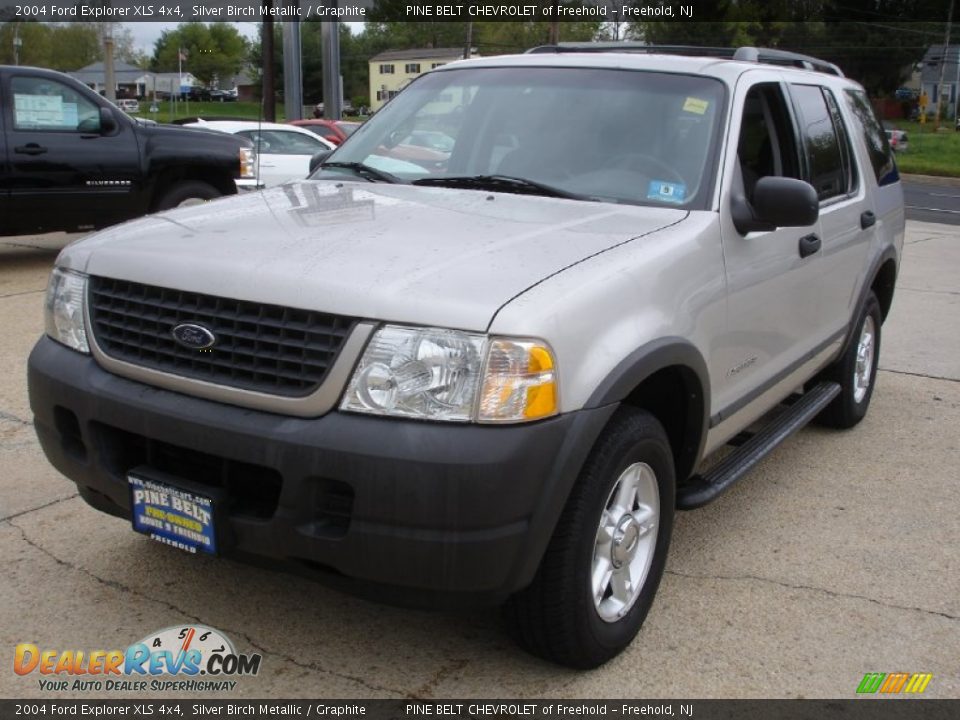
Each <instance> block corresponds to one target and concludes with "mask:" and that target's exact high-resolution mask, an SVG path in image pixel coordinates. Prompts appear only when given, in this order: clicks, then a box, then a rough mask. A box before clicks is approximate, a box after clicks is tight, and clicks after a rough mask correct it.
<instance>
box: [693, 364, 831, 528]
mask: <svg viewBox="0 0 960 720" xmlns="http://www.w3.org/2000/svg"><path fill="white" fill-rule="evenodd" d="M839 394H840V386H839V385H838V384H837V383H835V382H821V383H817V385H815V386H814V387H813V388H811V389H810V390H808V391H807V392H805V393H804V394H803V395H802V396H800V398H799V399H798V400H797V401H796V402H795V403H794V404H793V405H791V406H790V407H788V408H787V409H785V410H784V411H783V412H782V413H781V414H780V415H778V416H777V417H776V419H774V420H772V421H771V422H770V424H769V425H767V426H765V427H764V428H763V429H762V430H760V432H758V433H757V434H756V435H754V436H753V437H751V438H750V439H749V440H747V441H746V442H745V443H743V444H742V445H741V446H740V447H738V448H737V449H736V450H734V451H733V452H732V453H730V454H729V455H727V456H726V457H725V458H724V459H723V460H721V461H720V462H719V463H717V464H716V465H715V466H714V467H712V468H710V470H708V471H707V473H706V474H705V475H695V476H694V477H692V478H690V482H689V483H688V484H686V485H684V486H683V487H681V488H678V489H677V509H678V510H695V509H696V508H698V507H703V506H704V505H706V504H707V503H709V502H712V501H713V500H716V499H717V498H718V497H720V495H722V494H723V493H724V492H726V491H727V490H729V489H730V488H731V487H732V486H733V484H734V483H735V482H736V481H737V480H739V479H740V478H742V477H743V476H744V475H746V474H747V473H748V472H750V470H751V469H752V468H753V466H754V465H756V464H757V463H758V462H760V461H761V460H762V459H763V458H764V457H766V456H767V455H768V454H770V452H772V451H773V449H774V448H776V447H777V445H779V444H780V443H782V442H783V441H784V440H786V439H787V438H788V437H790V436H791V435H793V434H794V433H795V432H796V431H797V430H799V429H800V428H802V427H803V426H804V425H806V424H807V423H808V422H810V421H811V420H813V418H815V417H816V416H817V415H818V414H819V413H820V411H821V410H823V409H824V408H825V407H826V406H827V405H829V404H830V401H831V400H833V399H834V398H835V397H836V396H837V395H839Z"/></svg>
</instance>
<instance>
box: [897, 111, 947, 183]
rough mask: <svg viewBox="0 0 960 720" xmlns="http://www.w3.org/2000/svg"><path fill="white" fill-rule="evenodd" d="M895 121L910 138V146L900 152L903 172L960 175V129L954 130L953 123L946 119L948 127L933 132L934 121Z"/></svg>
mask: <svg viewBox="0 0 960 720" xmlns="http://www.w3.org/2000/svg"><path fill="white" fill-rule="evenodd" d="M895 124H896V126H897V128H899V129H900V130H906V131H907V135H908V137H909V138H910V149H909V150H906V151H905V152H899V153H897V165H898V166H899V168H900V172H905V173H918V174H921V175H941V176H945V177H958V176H960V132H955V131H954V130H953V124H952V123H951V122H949V121H948V122H945V123H944V124H943V127H944V128H946V129H945V130H941V131H940V132H935V131H934V122H933V121H932V120H931V121H929V122H927V123H925V124H924V125H921V124H920V123H916V122H906V121H902V120H898V121H897V122H896V123H895Z"/></svg>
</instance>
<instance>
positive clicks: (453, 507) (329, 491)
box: [29, 337, 613, 605]
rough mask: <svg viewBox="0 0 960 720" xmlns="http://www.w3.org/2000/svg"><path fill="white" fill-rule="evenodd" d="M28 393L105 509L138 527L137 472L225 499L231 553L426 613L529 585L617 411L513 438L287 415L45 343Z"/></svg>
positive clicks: (528, 428) (48, 448)
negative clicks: (110, 367) (168, 384)
mask: <svg viewBox="0 0 960 720" xmlns="http://www.w3.org/2000/svg"><path fill="white" fill-rule="evenodd" d="M29 389H30V404H31V407H32V409H33V413H34V419H35V420H34V422H35V427H36V431H37V435H38V437H39V439H40V443H41V445H42V447H43V450H44V452H45V453H46V455H47V457H48V458H49V459H50V462H51V463H53V465H54V466H55V467H56V468H57V469H58V470H59V471H60V472H62V473H63V474H64V475H66V476H67V477H69V478H70V479H71V480H73V481H74V482H75V483H76V484H77V486H78V488H79V489H80V492H81V494H82V495H83V497H84V498H85V499H86V500H87V502H89V503H90V504H91V505H93V506H94V507H96V508H98V509H100V510H103V511H105V512H108V513H111V514H114V515H117V516H119V517H126V518H129V517H130V497H129V491H128V486H127V474H128V472H129V471H130V470H132V469H134V468H139V469H146V470H155V471H157V472H160V473H163V474H165V475H167V476H173V477H182V478H183V479H184V481H185V482H187V483H189V484H191V485H193V486H196V485H197V484H200V485H207V486H209V487H211V488H215V489H216V492H217V494H218V497H222V498H223V499H224V501H225V504H226V508H225V511H224V513H223V515H222V517H223V519H224V520H225V527H220V529H219V530H218V532H219V533H221V534H222V537H221V538H219V539H218V546H219V547H220V549H221V554H223V555H227V556H232V557H237V558H240V559H245V560H252V561H257V562H260V563H261V564H264V563H265V564H267V565H268V566H272V567H277V568H281V569H287V570H295V571H300V572H305V573H307V574H310V575H314V576H318V577H323V578H326V579H328V580H330V581H332V582H334V584H341V585H346V586H347V587H348V588H349V587H350V586H353V589H354V590H355V591H358V592H361V593H363V592H364V590H366V589H369V590H370V591H372V592H374V593H376V596H377V597H378V598H384V597H387V598H388V599H391V600H393V601H397V602H404V603H413V604H430V605H447V604H451V603H462V602H463V601H470V602H479V603H496V602H499V601H501V600H503V599H504V598H505V597H506V596H508V595H509V594H510V593H512V592H514V591H516V590H518V589H520V588H522V587H524V586H525V585H527V584H528V583H529V582H530V581H531V579H532V578H533V574H534V572H535V571H536V568H537V565H538V564H539V561H540V558H541V556H542V554H543V551H544V549H545V548H546V545H547V542H548V541H549V539H550V536H551V534H552V533H553V529H554V526H555V524H556V521H557V518H558V517H559V514H560V511H561V510H562V508H563V505H564V503H565V501H566V498H567V496H568V494H569V491H570V488H571V486H572V484H573V482H574V480H575V478H576V476H577V474H578V472H579V470H580V467H581V466H582V464H583V462H584V460H585V458H586V454H587V453H588V452H589V450H590V448H591V447H592V445H593V443H594V441H595V439H596V437H597V436H598V434H599V432H600V430H601V429H602V427H603V426H604V425H605V424H606V422H607V420H608V419H609V416H610V414H611V413H612V411H613V408H612V407H606V408H600V409H596V410H588V411H579V412H574V413H568V414H565V415H561V416H559V417H556V418H553V419H550V420H546V421H542V422H538V423H533V424H530V425H522V426H509V427H507V426H504V427H497V426H477V425H454V424H445V423H427V422H416V421H406V420H398V419H383V418H374V417H365V416H359V415H350V414H344V413H339V412H332V413H329V414H328V415H326V416H324V417H321V418H316V419H302V418H292V417H285V416H280V415H274V414H269V413H263V412H256V411H251V410H245V409H242V408H237V407H233V406H229V405H223V404H220V403H215V402H210V401H207V400H201V399H197V398H193V397H189V396H185V395H181V394H178V393H174V392H169V391H166V390H161V389H157V388H154V387H150V386H147V385H143V384H140V383H137V382H133V381H130V380H127V379H124V378H121V377H118V376H116V375H112V374H110V373H108V372H106V371H104V370H103V369H102V368H100V367H99V366H98V365H97V364H96V362H95V361H94V360H93V359H92V358H91V357H89V356H85V355H81V354H79V353H76V352H74V351H72V350H69V349H67V348H65V347H63V346H61V345H59V344H58V343H56V342H54V341H52V340H50V339H49V338H46V337H44V338H42V339H41V340H40V341H39V342H38V343H37V345H36V347H35V348H34V350H33V352H32V353H31V355H30V361H29ZM219 522H220V521H219V520H218V523H219ZM338 580H339V581H340V582H338ZM383 586H389V588H390V592H388V593H387V595H386V596H385V595H384V591H386V590H387V588H385V587H383Z"/></svg>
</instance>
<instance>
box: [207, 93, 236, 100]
mask: <svg viewBox="0 0 960 720" xmlns="http://www.w3.org/2000/svg"><path fill="white" fill-rule="evenodd" d="M210 99H211V100H212V101H214V102H236V101H237V91H236V90H211V91H210Z"/></svg>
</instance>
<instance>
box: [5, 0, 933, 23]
mask: <svg viewBox="0 0 960 720" xmlns="http://www.w3.org/2000/svg"><path fill="white" fill-rule="evenodd" d="M894 5H895V6H894V7H892V8H890V9H887V10H886V11H885V12H872V11H871V12H865V11H859V10H857V9H852V8H851V7H850V6H849V4H844V3H843V2H838V1H836V0H820V1H815V2H806V3H799V2H798V3H793V2H771V3H770V4H769V5H768V4H767V3H758V4H756V5H755V6H750V7H746V8H745V9H744V11H743V12H742V13H741V14H740V15H738V16H737V19H738V20H739V21H742V22H774V21H781V22H813V21H815V22H823V21H827V22H860V23H864V22H869V23H880V24H882V23H903V22H917V21H929V22H932V23H939V24H943V23H945V22H946V20H947V17H946V3H944V6H943V8H942V11H941V8H940V7H939V4H938V3H937V2H918V3H915V4H911V3H901V4H894ZM908 10H909V12H908ZM268 16H269V17H270V18H272V19H274V20H275V21H278V22H283V21H290V20H304V21H308V20H341V21H345V22H362V21H367V20H371V21H378V22H403V21H418V22H424V21H426V22H431V21H436V22H456V21H477V22H497V21H512V22H518V21H533V20H537V21H545V20H550V21H559V22H581V21H584V20H594V21H601V22H618V23H619V22H659V21H664V22H686V21H691V22H716V21H719V20H721V19H722V18H721V17H720V16H718V14H717V0H562V1H558V2H551V1H550V0H490V1H489V2H484V1H483V0H275V1H274V2H273V3H272V5H271V6H270V7H267V6H265V5H264V3H262V2H261V1H260V0H0V20H5V21H39V22H78V21H79V22H83V21H89V22H184V21H188V20H201V21H206V22H237V21H241V22H252V21H261V20H263V19H265V18H267V17H268Z"/></svg>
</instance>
